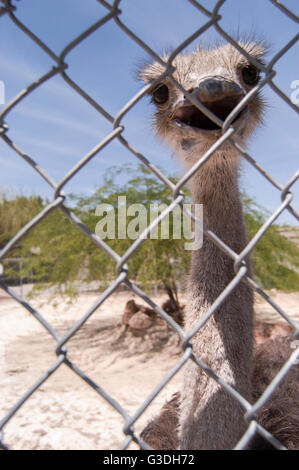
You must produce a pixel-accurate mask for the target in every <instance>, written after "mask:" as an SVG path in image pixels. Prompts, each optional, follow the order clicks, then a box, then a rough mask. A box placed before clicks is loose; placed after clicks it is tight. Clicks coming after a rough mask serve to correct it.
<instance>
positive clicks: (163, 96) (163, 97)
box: [153, 85, 169, 104]
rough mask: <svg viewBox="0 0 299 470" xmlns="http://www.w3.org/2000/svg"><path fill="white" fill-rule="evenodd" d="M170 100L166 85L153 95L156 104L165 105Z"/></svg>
mask: <svg viewBox="0 0 299 470" xmlns="http://www.w3.org/2000/svg"><path fill="white" fill-rule="evenodd" d="M168 98H169V90H168V87H167V86H166V85H162V86H160V87H159V88H157V90H155V91H154V93H153V101H154V103H156V104H164V103H166V101H167V100H168Z"/></svg>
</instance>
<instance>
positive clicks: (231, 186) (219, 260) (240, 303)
mask: <svg viewBox="0 0 299 470" xmlns="http://www.w3.org/2000/svg"><path fill="white" fill-rule="evenodd" d="M238 164H239V158H238V156H235V155H232V156H228V155H226V154H225V153H220V152H219V153H218V154H216V155H214V156H213V157H212V158H211V159H210V161H209V162H207V164H205V165H204V166H203V167H202V168H201V169H200V170H199V171H198V172H197V174H196V175H195V176H194V177H193V181H192V183H191V184H192V196H193V202H194V203H200V204H203V221H204V223H205V225H206V226H207V227H208V228H209V229H210V230H212V231H213V232H214V233H215V234H216V235H217V236H218V237H219V238H221V240H222V241H223V242H225V243H226V244H227V245H228V246H229V247H230V248H231V249H232V250H234V251H235V252H237V253H239V252H240V251H241V250H242V249H243V248H244V246H245V245H246V232H245V227H244V221H243V214H242V205H241V201H240V195H239V189H238ZM248 263H249V261H248ZM249 269H250V268H249ZM234 276H235V272H234V267H233V260H232V259H231V258H230V257H228V256H227V255H226V254H225V253H223V252H222V251H221V250H220V249H219V248H218V247H217V246H216V245H215V244H214V243H213V242H212V241H211V240H210V239H209V238H208V237H207V236H205V235H204V240H203V246H202V248H201V249H199V250H194V251H193V252H192V262H191V273H190V281H189V292H190V299H189V302H188V306H187V311H186V320H185V321H186V330H187V331H189V330H190V329H192V328H193V327H194V326H195V325H196V324H197V323H198V321H199V319H200V318H201V317H203V316H204V315H205V314H206V313H207V312H208V311H209V308H210V307H211V305H212V304H213V302H214V301H215V300H216V298H217V297H218V296H219V295H220V294H221V292H222V291H223V290H224V289H225V287H226V286H227V285H228V284H229V282H230V281H231V280H232V279H233V278H234ZM252 323H253V296H252V292H251V290H250V289H249V288H248V287H247V286H246V285H245V284H244V283H240V284H239V285H238V286H237V287H236V288H235V289H234V291H233V292H232V293H231V294H230V295H229V296H228V297H227V299H225V301H224V302H223V303H222V305H221V306H220V307H219V308H218V310H217V311H216V312H215V313H214V314H213V316H212V317H211V318H210V319H209V320H208V321H207V323H206V324H205V325H204V326H203V327H202V328H201V329H200V330H199V332H198V333H196V335H194V336H193V337H192V339H191V342H192V344H193V351H194V353H195V354H196V355H197V356H198V358H200V359H201V360H202V361H203V362H205V363H206V364H207V365H208V366H209V367H211V369H213V371H214V372H216V374H217V375H219V376H220V377H221V378H222V379H224V380H225V381H226V382H227V383H229V384H230V385H232V386H233V387H234V388H235V389H236V390H237V391H238V392H240V393H241V394H242V395H243V396H244V397H245V398H246V399H248V400H249V401H250V399H251V361H252V342H253V340H252V338H253V334H252ZM190 362H191V361H190ZM243 414H244V411H243V409H242V408H241V407H240V406H239V405H238V403H237V402H236V401H235V399H233V398H232V397H231V396H229V395H228V394H227V392H225V391H224V389H222V388H221V387H220V386H219V385H218V384H217V383H216V382H215V381H214V380H213V379H212V378H209V377H208V376H207V375H206V374H205V373H204V372H203V371H202V369H200V368H199V367H198V366H197V365H195V364H194V363H190V364H188V365H187V367H186V372H185V380H184V386H183V393H182V411H181V422H180V441H181V447H182V448H183V449H229V448H233V447H234V446H235V445H236V443H237V441H238V440H239V438H240V437H241V436H242V433H243V431H244V430H245V422H244V420H243Z"/></svg>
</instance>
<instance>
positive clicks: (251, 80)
mask: <svg viewBox="0 0 299 470" xmlns="http://www.w3.org/2000/svg"><path fill="white" fill-rule="evenodd" d="M242 77H243V80H244V82H245V83H246V84H247V85H251V86H253V85H256V84H257V83H258V81H259V79H260V72H259V70H258V69H257V68H256V67H254V66H253V65H247V66H246V67H244V68H243V69H242Z"/></svg>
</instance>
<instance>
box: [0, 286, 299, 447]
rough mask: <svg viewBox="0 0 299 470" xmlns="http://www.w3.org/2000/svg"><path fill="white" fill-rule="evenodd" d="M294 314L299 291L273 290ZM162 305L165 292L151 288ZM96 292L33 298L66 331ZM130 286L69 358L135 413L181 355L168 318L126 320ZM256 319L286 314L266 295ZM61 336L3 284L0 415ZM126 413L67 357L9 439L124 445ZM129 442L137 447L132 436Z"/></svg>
mask: <svg viewBox="0 0 299 470" xmlns="http://www.w3.org/2000/svg"><path fill="white" fill-rule="evenodd" d="M271 296H272V297H273V298H274V299H275V300H276V301H277V303H278V305H280V306H281V307H282V308H283V309H284V310H285V311H286V312H287V313H288V314H289V315H290V316H291V317H293V318H295V319H297V321H298V320H299V293H293V294H285V293H281V292H275V291H273V292H271ZM151 297H152V299H153V300H154V301H155V302H157V304H158V305H161V304H162V302H163V300H165V297H163V296H159V297H154V296H151ZM97 298H98V296H97V295H96V294H94V293H93V294H92V293H88V294H87V293H86V294H81V295H80V296H79V298H78V299H77V300H76V301H75V302H74V303H72V304H69V303H67V302H66V301H65V300H64V301H63V300H61V301H59V303H58V305H57V306H56V307H54V306H53V305H52V304H49V302H48V301H47V298H46V297H45V296H43V297H39V298H36V299H34V300H32V301H31V303H32V305H33V306H34V307H35V308H37V309H38V310H39V312H40V313H41V314H42V315H43V316H44V317H45V318H46V320H47V321H49V322H50V323H51V325H52V326H53V327H54V328H55V330H56V331H57V332H58V334H60V335H61V336H63V335H64V334H65V333H66V332H67V331H68V330H69V329H70V328H71V327H72V326H73V324H74V323H75V322H76V321H78V320H79V319H80V318H81V317H82V316H83V315H84V313H85V312H86V311H87V310H88V308H89V307H90V306H92V305H93V304H94V302H95V301H96V299H97ZM131 298H135V300H136V301H137V302H138V303H142V302H140V299H139V298H136V297H135V296H134V295H132V293H130V292H124V291H122V292H116V293H114V294H113V295H112V296H111V297H109V298H108V299H107V300H106V301H105V302H104V304H103V305H102V306H101V307H100V308H99V309H98V310H97V311H96V312H95V313H94V314H93V315H92V316H91V317H90V318H89V319H88V321H87V322H86V323H85V324H84V325H83V327H82V328H81V329H80V330H79V331H78V333H76V335H75V336H74V337H73V338H72V339H71V340H70V341H69V342H68V343H67V350H68V358H69V359H70V360H71V361H72V362H73V363H74V364H75V365H76V366H77V367H79V368H80V369H81V370H82V371H84V372H85V373H86V374H87V375H88V376H89V377H90V378H91V379H92V380H93V381H94V382H96V383H97V384H98V385H99V386H100V387H102V389H103V390H104V391H105V392H106V393H108V394H109V395H111V397H113V399H114V400H116V401H117V402H118V403H119V404H120V405H121V406H122V407H123V408H124V409H125V411H126V412H127V413H128V414H129V415H130V416H132V415H134V413H136V412H137V410H138V409H139V407H140V406H141V405H142V403H143V402H144V401H145V399H146V398H147V397H148V395H149V394H150V392H152V391H153V390H154V388H155V387H156V386H157V385H158V384H159V382H160V381H161V380H162V378H163V377H165V376H166V375H167V373H168V372H169V371H170V369H171V368H172V367H173V366H174V365H175V364H176V363H177V361H178V360H179V358H180V353H179V349H178V338H177V336H176V335H175V334H173V333H171V334H169V333H170V332H169V329H168V327H167V326H166V325H162V324H161V325H160V326H159V327H158V328H156V329H152V331H151V333H150V334H146V335H145V336H144V337H135V336H134V337H133V336H132V334H131V333H128V332H125V331H124V327H122V326H121V318H122V314H123V311H124V307H125V304H126V302H127V300H129V299H131ZM255 310H256V316H257V318H258V319H260V320H263V321H265V322H268V323H275V322H277V321H281V318H280V317H279V315H278V314H276V313H275V311H274V310H273V308H272V307H271V306H270V305H269V304H267V303H265V302H264V301H261V300H257V301H256V305H255ZM55 347H56V342H55V341H54V340H53V339H52V337H51V336H50V335H49V333H48V332H47V331H46V330H45V329H44V328H43V327H42V326H41V325H40V324H39V322H38V321H37V320H36V319H35V318H33V317H32V315H31V314H30V313H29V312H28V311H27V310H25V309H24V307H22V306H21V305H19V304H17V303H16V302H15V301H14V300H11V299H10V298H9V297H8V296H7V295H6V294H5V293H4V292H3V291H1V292H0V385H1V395H0V421H1V420H2V419H3V417H4V416H5V415H6V413H7V412H8V411H9V410H10V409H11V408H12V407H13V406H14V404H15V403H16V402H17V400H18V399H19V398H20V397H22V395H23V394H24V393H25V392H26V391H27V390H28V388H29V387H30V386H31V385H33V384H34V383H35V382H36V381H37V380H38V379H39V378H40V377H41V376H42V375H43V374H44V373H45V372H46V371H47V370H48V369H49V367H50V366H51V365H52V364H53V363H54V362H55V360H56V355H55ZM180 381H181V373H178V374H177V375H176V376H175V377H174V378H173V379H172V380H171V382H170V383H169V384H168V385H167V386H166V387H165V388H164V389H163V390H162V391H161V393H160V394H159V395H158V396H157V397H156V399H155V400H154V401H153V402H152V403H151V405H150V407H149V408H148V409H147V410H146V412H145V413H143V414H142V416H141V417H140V418H139V419H138V421H137V423H136V425H135V429H136V432H137V433H138V432H140V431H141V430H142V428H143V427H144V425H145V424H146V423H147V422H148V420H149V418H150V417H151V416H153V415H155V414H156V413H157V411H158V410H159V409H160V407H161V406H162V404H163V403H164V401H165V399H168V398H170V397H171V395H172V393H174V392H175V391H176V390H177V389H178V388H179V386H180ZM123 424H124V420H123V418H122V416H121V415H120V414H119V413H118V412H116V411H115V410H114V409H113V408H112V407H111V405H109V404H108V403H107V402H106V401H105V400H104V399H103V398H101V397H100V396H99V395H98V394H97V393H96V392H95V391H94V390H93V389H91V388H90V387H89V386H88V385H87V384H86V383H85V382H84V381H83V380H82V379H81V378H80V377H78V376H77V375H76V374H75V373H74V372H73V371H72V370H71V369H70V368H69V367H67V366H66V365H65V364H62V365H61V366H60V368H59V369H58V370H57V371H56V372H54V374H53V375H51V376H50V377H49V378H48V380H47V381H46V382H44V383H43V384H42V385H41V386H40V388H39V389H38V390H37V391H36V392H35V393H34V394H33V395H32V396H31V397H30V398H29V399H28V400H27V401H26V403H25V404H24V405H23V406H22V407H21V408H20V409H19V410H18V411H17V413H16V414H15V415H14V417H13V418H12V419H11V420H10V421H9V422H8V424H7V425H6V426H5V429H4V442H5V443H6V445H8V446H9V447H10V448H13V449H117V448H120V447H121V446H122V443H123V442H124V440H125V436H124V434H123V433H122V427H123ZM130 448H137V446H136V445H135V444H134V443H133V444H131V447H130Z"/></svg>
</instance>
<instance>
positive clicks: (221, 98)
mask: <svg viewBox="0 0 299 470" xmlns="http://www.w3.org/2000/svg"><path fill="white" fill-rule="evenodd" d="M192 95H193V96H195V97H196V98H197V99H198V100H199V101H200V102H201V103H202V104H203V105H204V106H205V107H206V108H208V109H209V110H210V111H211V112H212V113H213V114H215V115H216V116H217V117H218V118H219V119H221V120H222V121H225V119H226V118H227V117H228V116H229V114H230V113H231V112H232V111H233V109H234V108H235V107H236V106H237V104H238V103H239V102H240V101H241V100H242V98H243V97H244V96H245V92H244V90H242V88H240V86H239V85H237V84H236V83H234V82H229V81H226V80H224V79H218V78H217V79H216V78H215V79H214V78H213V79H212V78H209V79H206V80H204V81H202V82H201V83H200V85H199V87H198V88H196V89H195V90H194V91H193V92H192ZM245 110H246V108H245V109H243V110H242V111H241V112H240V113H239V114H238V116H237V117H236V118H235V120H234V122H235V121H237V120H238V119H239V117H240V116H241V114H243V113H244V112H245ZM170 119H171V120H172V121H174V122H175V123H176V124H177V125H178V126H180V127H183V126H189V127H193V128H196V129H202V130H219V129H220V127H219V126H218V125H217V124H216V123H214V122H213V121H211V119H209V118H208V117H207V116H206V115H205V114H204V113H203V112H201V111H200V110H199V109H198V108H197V107H196V106H194V105H193V104H192V103H190V101H188V100H187V99H184V100H182V101H179V102H178V103H176V105H175V106H174V109H173V112H172V114H171V116H170Z"/></svg>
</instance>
